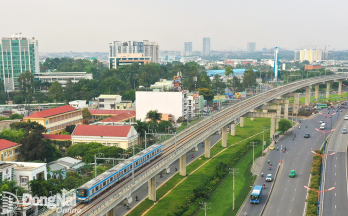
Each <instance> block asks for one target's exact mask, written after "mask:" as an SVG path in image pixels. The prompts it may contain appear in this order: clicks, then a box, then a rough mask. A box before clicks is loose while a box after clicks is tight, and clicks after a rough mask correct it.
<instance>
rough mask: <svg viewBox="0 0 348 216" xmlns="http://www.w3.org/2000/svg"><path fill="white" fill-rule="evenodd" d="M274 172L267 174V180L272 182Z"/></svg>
mask: <svg viewBox="0 0 348 216" xmlns="http://www.w3.org/2000/svg"><path fill="white" fill-rule="evenodd" d="M272 179H273V178H272V174H267V177H266V182H271V181H272Z"/></svg>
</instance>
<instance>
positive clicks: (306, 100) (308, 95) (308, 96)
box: [305, 86, 312, 106]
mask: <svg viewBox="0 0 348 216" xmlns="http://www.w3.org/2000/svg"><path fill="white" fill-rule="evenodd" d="M311 89H312V87H311V86H308V87H306V97H305V105H306V106H309V104H310V103H311Z"/></svg>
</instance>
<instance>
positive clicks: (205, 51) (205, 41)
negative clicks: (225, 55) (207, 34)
mask: <svg viewBox="0 0 348 216" xmlns="http://www.w3.org/2000/svg"><path fill="white" fill-rule="evenodd" d="M209 54H210V38H203V55H209Z"/></svg>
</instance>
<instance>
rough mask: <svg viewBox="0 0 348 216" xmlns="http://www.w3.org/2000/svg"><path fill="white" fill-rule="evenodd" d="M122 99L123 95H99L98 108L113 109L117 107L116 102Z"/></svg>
mask: <svg viewBox="0 0 348 216" xmlns="http://www.w3.org/2000/svg"><path fill="white" fill-rule="evenodd" d="M121 101H122V96H121V95H103V94H101V95H99V97H98V108H99V109H105V110H110V109H111V110H112V109H115V108H116V104H117V103H120V102H121Z"/></svg>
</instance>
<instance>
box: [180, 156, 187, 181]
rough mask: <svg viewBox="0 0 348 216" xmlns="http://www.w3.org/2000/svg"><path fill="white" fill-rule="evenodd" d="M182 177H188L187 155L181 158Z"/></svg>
mask: <svg viewBox="0 0 348 216" xmlns="http://www.w3.org/2000/svg"><path fill="white" fill-rule="evenodd" d="M180 175H181V176H186V154H184V155H183V156H181V157H180Z"/></svg>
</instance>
